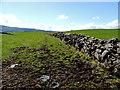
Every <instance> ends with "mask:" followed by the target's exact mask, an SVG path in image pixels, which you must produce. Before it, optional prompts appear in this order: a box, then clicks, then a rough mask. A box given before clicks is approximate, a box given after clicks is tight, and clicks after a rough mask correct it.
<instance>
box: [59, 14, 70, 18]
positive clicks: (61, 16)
mask: <svg viewBox="0 0 120 90" xmlns="http://www.w3.org/2000/svg"><path fill="white" fill-rule="evenodd" d="M58 18H59V19H68V18H69V17H68V16H65V15H59V16H58Z"/></svg>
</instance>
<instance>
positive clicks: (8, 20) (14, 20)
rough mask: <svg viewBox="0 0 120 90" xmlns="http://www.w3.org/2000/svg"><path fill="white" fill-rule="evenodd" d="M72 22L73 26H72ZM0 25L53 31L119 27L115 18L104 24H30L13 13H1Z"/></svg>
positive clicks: (61, 16)
mask: <svg viewBox="0 0 120 90" xmlns="http://www.w3.org/2000/svg"><path fill="white" fill-rule="evenodd" d="M58 17H59V18H60V19H68V16H65V15H59V16H58ZM71 24H72V26H71ZM0 25H6V26H12V27H24V28H35V29H42V30H53V31H69V30H81V29H101V28H102V29H113V28H118V20H113V21H111V22H108V23H106V24H104V25H102V24H101V25H100V24H95V23H92V22H91V23H88V24H85V25H75V23H73V22H72V23H71V22H70V23H69V25H68V26H64V25H55V24H46V23H34V24H30V23H28V22H25V21H24V20H21V19H19V18H18V17H16V16H15V15H13V14H0Z"/></svg>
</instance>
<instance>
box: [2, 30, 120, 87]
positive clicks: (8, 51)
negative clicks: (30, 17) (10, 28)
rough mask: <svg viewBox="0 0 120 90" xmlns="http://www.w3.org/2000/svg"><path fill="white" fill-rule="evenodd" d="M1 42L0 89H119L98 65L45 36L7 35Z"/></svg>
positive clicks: (14, 33)
mask: <svg viewBox="0 0 120 90" xmlns="http://www.w3.org/2000/svg"><path fill="white" fill-rule="evenodd" d="M11 34H13V35H6V34H2V35H1V36H2V39H3V41H2V42H3V47H2V51H3V53H2V54H3V57H2V60H3V62H2V66H3V69H2V70H3V73H2V76H3V81H4V82H3V88H4V89H6V88H59V89H60V88H66V89H70V88H73V89H75V88H77V89H80V88H98V89H101V88H115V89H117V88H120V87H119V84H120V79H119V78H117V77H116V76H114V75H112V73H111V72H110V71H107V70H106V69H105V68H103V67H102V63H99V62H98V61H97V60H94V59H93V58H91V57H89V56H87V55H85V54H84V53H82V52H79V51H77V50H76V49H75V48H74V47H73V46H70V45H66V44H65V42H63V41H60V39H58V38H55V37H52V36H50V35H48V34H46V32H11Z"/></svg>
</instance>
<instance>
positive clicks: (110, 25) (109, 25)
mask: <svg viewBox="0 0 120 90" xmlns="http://www.w3.org/2000/svg"><path fill="white" fill-rule="evenodd" d="M107 27H108V28H117V27H118V20H113V21H112V22H109V23H107V24H106V28H107Z"/></svg>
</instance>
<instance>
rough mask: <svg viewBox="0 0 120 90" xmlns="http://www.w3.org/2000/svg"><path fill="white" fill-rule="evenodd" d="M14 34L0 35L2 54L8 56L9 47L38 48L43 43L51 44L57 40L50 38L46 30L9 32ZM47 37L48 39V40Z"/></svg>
mask: <svg viewBox="0 0 120 90" xmlns="http://www.w3.org/2000/svg"><path fill="white" fill-rule="evenodd" d="M11 33H12V34H14V35H5V34H3V35H2V56H3V57H6V56H9V55H10V54H11V53H10V49H12V48H15V47H20V46H30V47H36V48H39V47H40V46H41V45H43V44H49V45H50V44H52V43H55V42H56V41H57V40H55V41H54V40H53V41H52V40H51V37H50V36H49V35H47V34H45V33H47V32H11ZM48 39H49V40H48Z"/></svg>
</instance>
